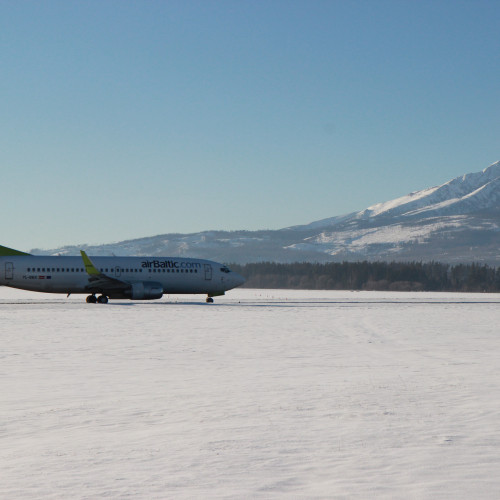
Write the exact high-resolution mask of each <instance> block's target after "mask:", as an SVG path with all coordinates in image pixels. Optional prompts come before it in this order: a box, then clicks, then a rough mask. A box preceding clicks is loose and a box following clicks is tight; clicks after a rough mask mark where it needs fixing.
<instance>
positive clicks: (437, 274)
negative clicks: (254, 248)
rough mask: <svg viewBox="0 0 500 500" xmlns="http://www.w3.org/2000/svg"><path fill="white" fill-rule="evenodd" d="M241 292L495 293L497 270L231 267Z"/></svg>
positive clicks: (391, 265) (381, 265)
mask: <svg viewBox="0 0 500 500" xmlns="http://www.w3.org/2000/svg"><path fill="white" fill-rule="evenodd" d="M230 267H231V269H233V270H234V271H236V272H238V273H240V274H241V275H243V276H244V277H245V278H246V279H247V282H246V283H245V285H243V286H244V287H245V288H291V289H305V290H393V291H456V292H500V268H495V267H490V266H487V265H483V264H458V265H449V264H441V263H438V262H428V263H422V262H405V263H402V262H342V263H327V264H310V263H294V264H277V263H273V262H261V263H256V264H245V265H238V264H232V265H231V266H230Z"/></svg>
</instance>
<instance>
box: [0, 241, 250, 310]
mask: <svg viewBox="0 0 500 500" xmlns="http://www.w3.org/2000/svg"><path fill="white" fill-rule="evenodd" d="M80 253H81V257H66V256H55V257H52V256H39V255H31V254H28V253H24V252H20V251H18V250H13V249H12V248H7V247H3V246H0V285H4V286H9V287H12V288H20V289H22V290H31V291H35V292H46V293H66V294H68V297H69V295H70V294H72V293H85V294H89V295H88V297H87V302H89V303H94V304H95V303H96V302H98V303H100V304H105V303H107V302H108V299H130V300H151V299H159V298H161V297H162V295H163V294H164V293H175V294H177V293H178V294H181V293H193V294H196V293H203V294H205V293H206V294H207V302H213V297H217V296H219V295H224V292H225V291H227V290H231V289H232V288H235V287H237V286H239V285H242V284H243V283H244V282H245V279H244V278H243V277H242V276H240V275H239V274H237V273H235V272H233V271H231V270H230V269H229V268H228V267H227V266H225V265H223V264H218V263H217V262H213V261H210V260H202V259H187V258H180V257H92V259H91V258H90V257H88V256H87V254H86V253H85V252H84V251H83V250H81V251H80ZM96 294H99V297H96Z"/></svg>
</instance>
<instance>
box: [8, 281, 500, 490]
mask: <svg viewBox="0 0 500 500" xmlns="http://www.w3.org/2000/svg"><path fill="white" fill-rule="evenodd" d="M84 300H85V298H84V296H75V297H70V298H69V299H66V298H65V297H62V296H58V295H54V296H51V295H43V294H35V293H29V292H22V291H15V290H9V289H5V288H0V319H1V321H0V332H1V351H0V398H1V399H0V498H2V499H4V498H5V499H19V498H30V499H31V498H50V499H68V498H71V499H75V498H104V497H106V498H134V499H135V498H141V499H142V498H144V499H149V498H152V499H170V498H174V499H178V498H180V499H183V498H184V499H188V498H189V499H191V498H195V499H196V498H199V499H201V498H217V499H218V498H227V499H233V498H239V499H243V498H285V497H288V498H290V497H291V498H349V499H350V498H360V499H361V498H362V499H368V498H405V499H406V498H416V499H440V498H441V499H444V498H446V499H457V498H461V499H471V498H476V499H477V498H490V499H493V498H498V497H499V494H500V493H499V492H500V474H499V472H500V327H499V325H500V295H479V294H430V293H389V292H366V293H361V292H359V293H356V292H317V291H316V292H308V291H289V290H235V291H232V292H229V293H228V295H227V296H226V297H221V298H218V299H216V303H215V304H213V305H210V304H205V303H204V298H203V297H200V296H197V297H192V296H191V297H187V298H186V297H181V296H178V297H177V296H176V297H173V296H170V297H166V298H164V299H163V300H161V301H155V302H142V303H141V302H128V301H112V302H110V304H108V305H93V304H86V303H85V302H84Z"/></svg>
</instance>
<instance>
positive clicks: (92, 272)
mask: <svg viewBox="0 0 500 500" xmlns="http://www.w3.org/2000/svg"><path fill="white" fill-rule="evenodd" d="M80 253H81V254H82V259H83V263H84V264H85V271H87V274H89V275H90V276H99V275H100V274H101V273H100V271H98V270H97V269H96V267H95V266H94V264H92V261H91V260H90V259H89V257H88V255H87V254H86V253H85V252H84V251H83V250H80Z"/></svg>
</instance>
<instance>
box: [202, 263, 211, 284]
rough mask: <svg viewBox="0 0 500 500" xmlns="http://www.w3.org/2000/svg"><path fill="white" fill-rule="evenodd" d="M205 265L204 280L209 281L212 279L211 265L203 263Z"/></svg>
mask: <svg viewBox="0 0 500 500" xmlns="http://www.w3.org/2000/svg"><path fill="white" fill-rule="evenodd" d="M204 267H205V280H207V281H209V280H211V279H212V266H211V265H210V264H204Z"/></svg>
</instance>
